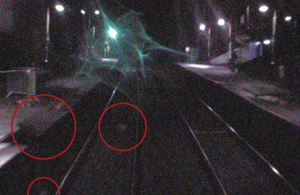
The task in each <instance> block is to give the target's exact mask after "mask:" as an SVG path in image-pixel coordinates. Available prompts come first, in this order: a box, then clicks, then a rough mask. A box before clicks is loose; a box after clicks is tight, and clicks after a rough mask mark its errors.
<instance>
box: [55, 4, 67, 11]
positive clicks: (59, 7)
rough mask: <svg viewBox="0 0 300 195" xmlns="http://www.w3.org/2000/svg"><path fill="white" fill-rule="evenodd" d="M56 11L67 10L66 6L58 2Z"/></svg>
mask: <svg viewBox="0 0 300 195" xmlns="http://www.w3.org/2000/svg"><path fill="white" fill-rule="evenodd" d="M55 9H56V11H58V12H63V11H64V10H65V8H64V6H62V5H61V4H57V5H56V6H55Z"/></svg>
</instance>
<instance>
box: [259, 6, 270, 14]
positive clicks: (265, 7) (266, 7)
mask: <svg viewBox="0 0 300 195" xmlns="http://www.w3.org/2000/svg"><path fill="white" fill-rule="evenodd" d="M268 10H269V7H268V6H266V5H262V6H260V7H259V11H260V12H262V13H265V12H267V11H268Z"/></svg>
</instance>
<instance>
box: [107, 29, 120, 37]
mask: <svg viewBox="0 0 300 195" xmlns="http://www.w3.org/2000/svg"><path fill="white" fill-rule="evenodd" d="M117 34H118V32H117V31H116V29H114V28H111V27H110V28H109V30H108V35H109V36H110V37H111V38H113V39H116V38H117Z"/></svg>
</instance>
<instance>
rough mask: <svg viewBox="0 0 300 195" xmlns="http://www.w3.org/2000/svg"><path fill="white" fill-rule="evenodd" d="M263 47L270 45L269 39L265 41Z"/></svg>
mask: <svg viewBox="0 0 300 195" xmlns="http://www.w3.org/2000/svg"><path fill="white" fill-rule="evenodd" d="M263 44H264V45H270V44H271V40H270V39H266V40H264V42H263Z"/></svg>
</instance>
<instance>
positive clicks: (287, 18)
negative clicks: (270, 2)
mask: <svg viewBox="0 0 300 195" xmlns="http://www.w3.org/2000/svg"><path fill="white" fill-rule="evenodd" d="M284 20H285V21H287V22H289V21H291V20H292V16H286V17H285V18H284Z"/></svg>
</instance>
